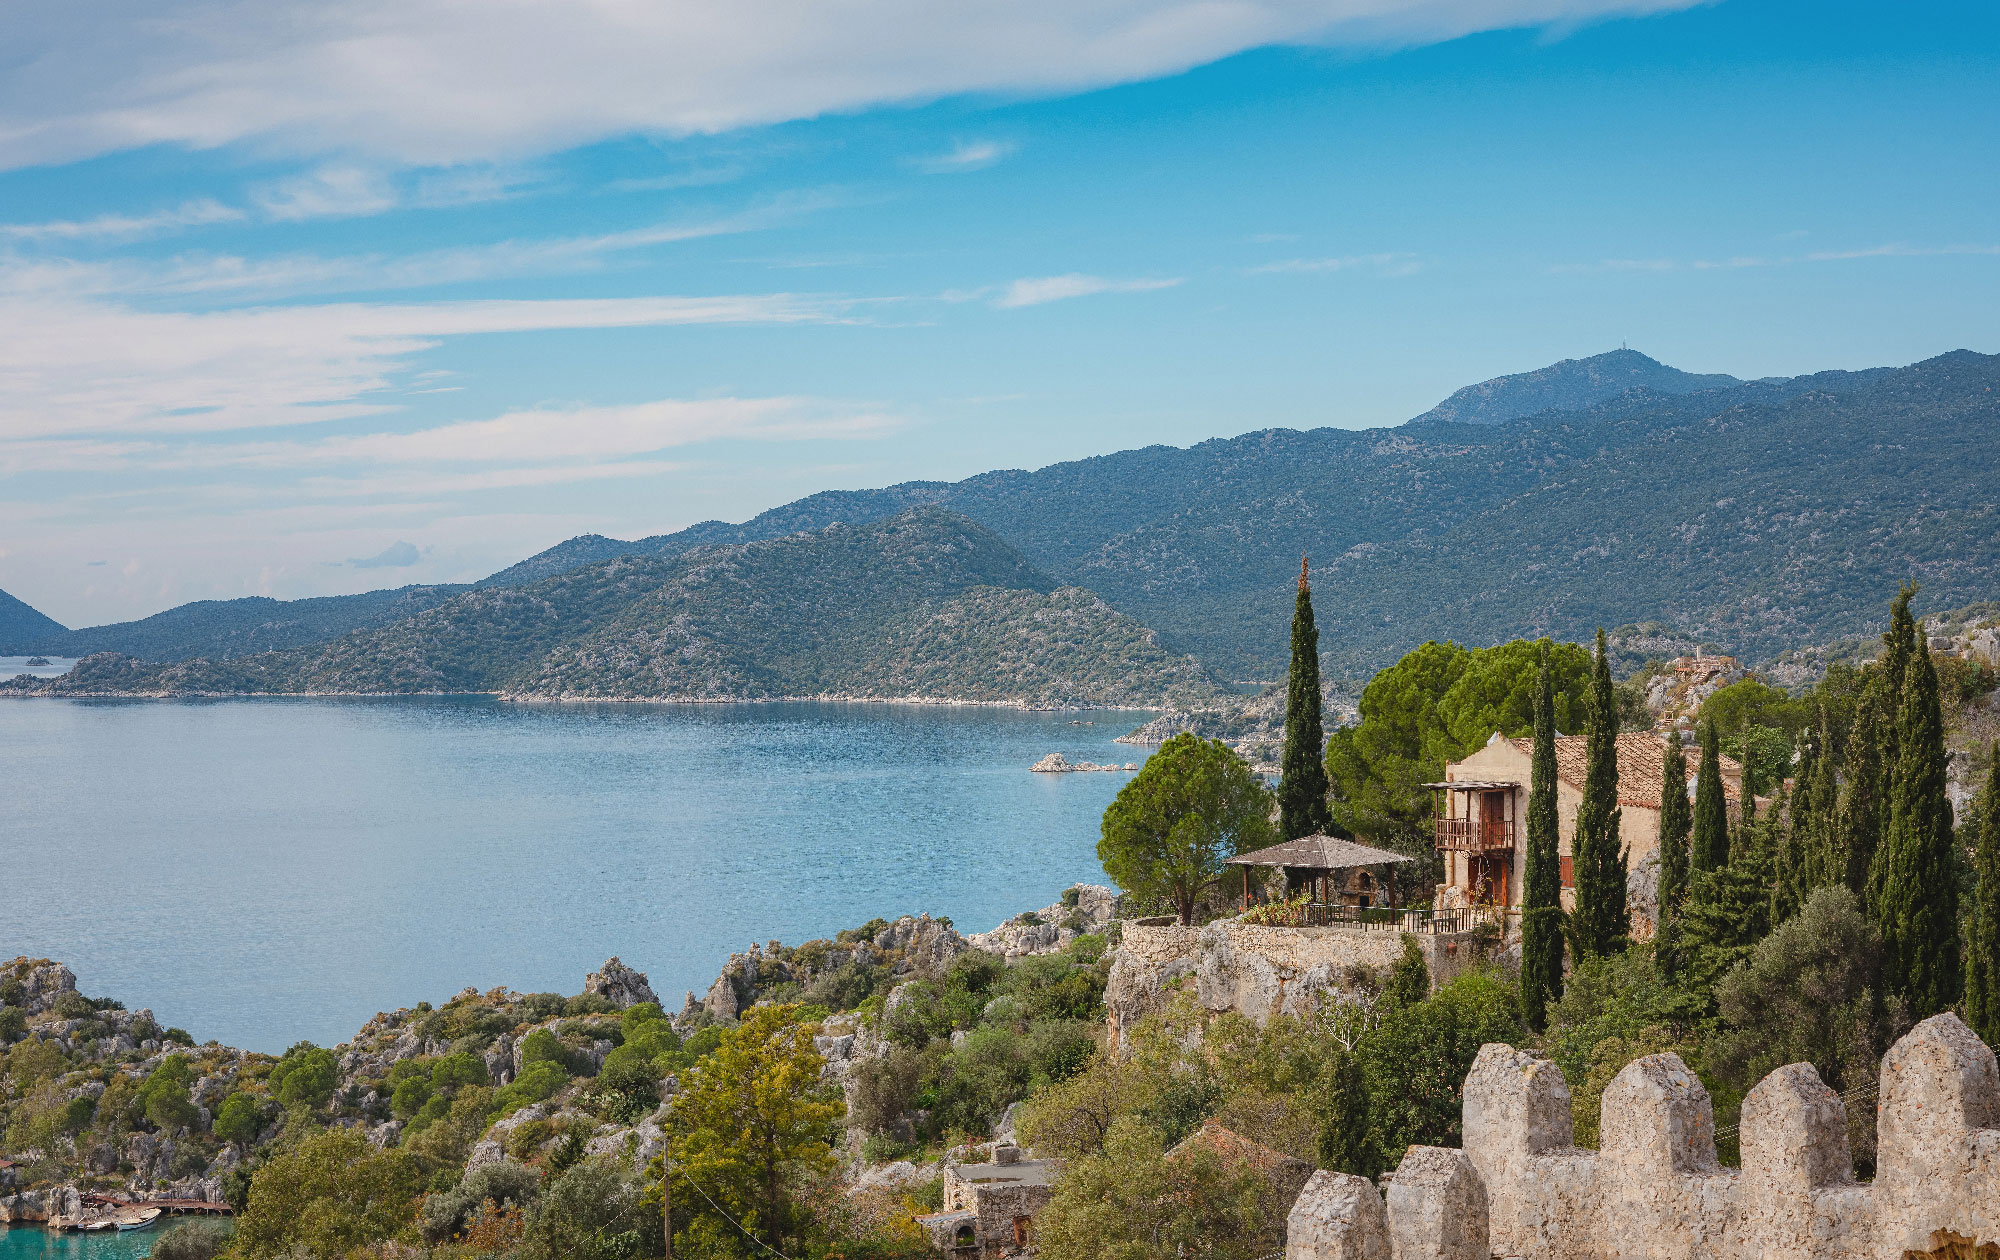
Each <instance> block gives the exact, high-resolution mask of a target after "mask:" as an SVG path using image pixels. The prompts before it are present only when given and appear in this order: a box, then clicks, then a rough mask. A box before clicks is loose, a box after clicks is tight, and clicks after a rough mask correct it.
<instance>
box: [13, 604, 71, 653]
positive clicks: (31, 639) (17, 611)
mask: <svg viewBox="0 0 2000 1260" xmlns="http://www.w3.org/2000/svg"><path fill="white" fill-rule="evenodd" d="M68 633H69V631H67V630H65V629H63V625H62V623H61V622H59V621H57V620H55V619H54V618H53V617H49V616H45V615H44V614H42V613H41V612H39V611H37V610H36V609H33V608H30V607H28V606H27V605H26V604H24V603H22V602H21V601H20V600H18V599H15V598H14V597H13V596H12V595H9V594H8V593H7V592H5V591H0V652H8V653H12V652H23V653H25V652H32V651H35V650H36V649H35V648H34V646H33V645H34V644H36V643H39V642H40V641H42V640H43V639H48V638H53V637H55V636H57V635H63V634H68Z"/></svg>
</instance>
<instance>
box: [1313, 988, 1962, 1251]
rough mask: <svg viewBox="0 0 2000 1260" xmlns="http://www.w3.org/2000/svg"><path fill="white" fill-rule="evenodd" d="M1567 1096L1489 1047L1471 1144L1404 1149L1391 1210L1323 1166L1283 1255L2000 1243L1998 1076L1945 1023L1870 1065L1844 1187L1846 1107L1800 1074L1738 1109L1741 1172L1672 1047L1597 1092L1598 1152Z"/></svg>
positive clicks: (1559, 1084)
mask: <svg viewBox="0 0 2000 1260" xmlns="http://www.w3.org/2000/svg"><path fill="white" fill-rule="evenodd" d="M1569 1104H1570V1098H1569V1086H1568V1085H1567V1084H1566V1083H1565V1082H1564V1080H1563V1076H1562V1072H1561V1071H1560V1070H1558V1069H1557V1067H1556V1065H1555V1064H1554V1063H1552V1062H1550V1061H1549V1060H1547V1059H1541V1058H1537V1057H1535V1056H1534V1055H1531V1054H1527V1053H1524V1052H1522V1051H1520V1050H1516V1049H1515V1048H1514V1047H1512V1046H1506V1045H1499V1044H1493V1045H1488V1046H1486V1047H1484V1048H1483V1049H1481V1050H1480V1052H1479V1057H1478V1059H1477V1060H1475V1061H1474V1063H1473V1067H1472V1072H1471V1074H1470V1075H1469V1076H1467V1077H1466V1080H1465V1103H1464V1106H1465V1113H1464V1114H1465V1147H1464V1149H1463V1150H1447V1149H1444V1148H1441V1147H1413V1148H1411V1150H1410V1152H1409V1153H1408V1155H1406V1156H1405V1157H1404V1159H1403V1163H1402V1166H1401V1167H1400V1168H1398V1169H1397V1171H1396V1174H1395V1177H1394V1178H1393V1180H1392V1182H1391V1185H1390V1188H1389V1193H1388V1196H1387V1201H1386V1203H1384V1204H1382V1205H1381V1208H1380V1210H1377V1209H1376V1208H1375V1207H1374V1206H1373V1205H1372V1204H1371V1203H1370V1202H1367V1201H1365V1200H1371V1199H1372V1200H1374V1201H1375V1202H1379V1201H1380V1196H1379V1195H1378V1194H1377V1192H1376V1190H1375V1189H1374V1187H1373V1186H1372V1185H1370V1184H1369V1183H1368V1182H1367V1181H1365V1180H1363V1179H1362V1178H1359V1177H1349V1176H1345V1175H1343V1174H1340V1173H1328V1172H1320V1173H1316V1174H1314V1176H1313V1179H1312V1180H1311V1181H1310V1182H1308V1183H1307V1184H1306V1188H1305V1190H1304V1191H1303V1192H1301V1194H1300V1195H1299V1199H1298V1202H1297V1204H1295V1205H1294V1207H1293V1209H1292V1222H1293V1224H1292V1230H1291V1234H1290V1242H1289V1244H1288V1246H1287V1248H1286V1252H1285V1255H1286V1260H1348V1258H1350V1257H1354V1258H1360V1257H1370V1258H1373V1257H1378V1256H1379V1257H1383V1258H1384V1260H1387V1258H1388V1257H1390V1256H1393V1257H1394V1260H1490V1257H1493V1256H1507V1257H1520V1258H1521V1260H1711V1258H1713V1260H1764V1258H1765V1257H1778V1256H1783V1257H1796V1258H1798V1260H1877V1258H1879V1260H1902V1258H1903V1257H1905V1256H1906V1255H1909V1254H1912V1253H1913V1254H1915V1255H1918V1256H1928V1255H1938V1256H1952V1257H1959V1256H1963V1257H1974V1256H1986V1255H1990V1254H1993V1252H1990V1251H1987V1250H1985V1249H1983V1248H1984V1247H1987V1246H1991V1247H1993V1248H1994V1251H2000V1069H1996V1066H1995V1062H1994V1056H1993V1051H1992V1050H1991V1049H1989V1048H1988V1047H1987V1046H1986V1045H1985V1043H1983V1042H1981V1041H1980V1040H1979V1038H1978V1037H1976V1036H1974V1035H1973V1033H1972V1030H1971V1029H1969V1028H1967V1027H1966V1026H1965V1025H1964V1023H1962V1022H1960V1020H1959V1019H1958V1017H1957V1016H1955V1015H1938V1016H1934V1017H1932V1018H1930V1019H1927V1020H1925V1021H1924V1022H1923V1023H1921V1024H1919V1025H1917V1026H1916V1027H1915V1028H1914V1029H1912V1030H1911V1031H1910V1033H1909V1034H1908V1035H1907V1036H1905V1037H1904V1038H1903V1039H1902V1040H1900V1041H1898V1042H1897V1043H1896V1044H1895V1046H1894V1047H1892V1048H1891V1049H1890V1051H1889V1053H1888V1055H1887V1056H1886V1057H1885V1058H1884V1059H1883V1061H1882V1086H1881V1091H1880V1095H1879V1101H1878V1103H1877V1117H1876V1123H1877V1133H1878V1150H1877V1163H1876V1178H1875V1181H1874V1182H1873V1184H1869V1185H1862V1184H1859V1183H1857V1182H1856V1181H1855V1179H1854V1168H1853V1163H1852V1161H1851V1159H1850V1158H1849V1155H1848V1147H1847V1109H1846V1106H1845V1105H1844V1104H1843V1103H1842V1102H1841V1100H1840V1097H1839V1096H1838V1095H1836V1094H1835V1093H1834V1092H1833V1091H1832V1090H1831V1089H1829V1088H1827V1086H1826V1085H1825V1083H1824V1082H1822V1081H1821V1080H1820V1079H1819V1073H1818V1072H1816V1071H1814V1070H1813V1068H1812V1067H1811V1066H1810V1065H1809V1064H1804V1063H1794V1064H1792V1065H1790V1066H1788V1067H1782V1068H1779V1069H1778V1070H1777V1071H1775V1072H1773V1073H1771V1074H1770V1075H1769V1076H1767V1077H1765V1078H1764V1079H1763V1080H1762V1081H1761V1082H1759V1083H1758V1085H1757V1086H1756V1088H1754V1089H1752V1090H1751V1091H1750V1093H1749V1095H1748V1096H1747V1097H1746V1098H1745V1099H1744V1100H1743V1117H1742V1125H1741V1130H1740V1133H1741V1144H1742V1152H1743V1167H1742V1170H1741V1171H1737V1170H1734V1169H1728V1168H1724V1167H1722V1165H1721V1164H1720V1163H1719V1162H1718V1161H1717V1159H1716V1155H1715V1115H1714V1109H1713V1107H1712V1106H1711V1104H1710V1101H1709V1097H1708V1091H1707V1090H1705V1089H1703V1088H1702V1085H1701V1082H1700V1081H1699V1080H1697V1079H1696V1078H1695V1075H1694V1073H1693V1072H1691V1071H1689V1070H1688V1068H1687V1065H1686V1064H1684V1063H1682V1062H1681V1060H1680V1057H1679V1056H1678V1055H1673V1054H1656V1055H1649V1056H1647V1057H1646V1058H1643V1059H1638V1060H1636V1061H1634V1062H1633V1063H1631V1064H1629V1065H1627V1066H1626V1068H1625V1070H1624V1071H1622V1072H1620V1073H1619V1074H1618V1077H1617V1079H1616V1080H1614V1081H1613V1082H1612V1084H1611V1087H1610V1088H1609V1089H1607V1090H1606V1091H1605V1092H1604V1103H1603V1111H1602V1125H1601V1130H1600V1132H1601V1137H1602V1145H1601V1149H1599V1150H1596V1151H1590V1150H1583V1149H1580V1148H1578V1147H1577V1146H1576V1142H1575V1132H1574V1129H1573V1128H1572V1126H1571V1122H1570V1109H1569Z"/></svg>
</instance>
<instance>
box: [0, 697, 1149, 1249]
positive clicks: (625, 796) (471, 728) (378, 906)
mask: <svg viewBox="0 0 2000 1260" xmlns="http://www.w3.org/2000/svg"><path fill="white" fill-rule="evenodd" d="M1145 716H1146V715H1145V714H1142V713H1133V712H1094V713H1016V712H1012V711H1008V710H999V709H975V708H942V707H926V706H905V705H837V704H824V705H822V704H783V705H712V706H695V705H561V706H558V705H514V704H502V703H500V702H498V701H495V700H489V699H480V698H428V697H426V698H382V699H310V700H308V699H299V700H292V699H258V700H224V701H185V702H162V701H64V700H9V701H0V793H4V796H3V797H0V799H4V801H5V810H4V821H0V870H4V871H5V873H6V884H7V887H8V895H7V898H6V901H5V903H4V906H5V909H4V912H0V957H12V956H14V955H16V954H24V953H25V954H29V955H36V956H41V955H46V956H49V957H53V958H57V959H60V960H62V961H64V962H66V963H67V964H68V965H69V966H70V968H71V969H72V970H74V971H75V972H76V974H77V981H78V985H79V987H80V988H82V989H83V990H84V991H85V992H86V993H88V994H91V995H93V996H108V997H115V998H118V999H119V1000H121V1001H123V1002H124V1003H125V1004H126V1005H127V1006H129V1007H132V1008H134V1009H137V1008H140V1007H150V1008H151V1009H152V1011H153V1012H154V1014H155V1015H156V1017H158V1019H159V1020H160V1021H161V1022H162V1023H163V1024H167V1025H178V1026H180V1027H183V1028H185V1029H187V1030H188V1031H189V1032H190V1033H192V1034H194V1037H195V1039H196V1040H197V1041H203V1040H207V1039H209V1038H211V1037H212V1038H216V1039H218V1040H220V1041H223V1042H225V1043H227V1044H232V1045H240V1046H246V1047H249V1048H251V1049H256V1050H264V1051H273V1052H276V1051H282V1050H283V1049H284V1048H285V1047H286V1046H288V1045H290V1044H291V1043H293V1042H295V1041H298V1040H301V1039H309V1040H312V1041H315V1042H318V1043H320V1044H322V1045H330V1044H334V1043H337V1042H340V1041H342V1040H345V1039H346V1038H347V1037H349V1036H351V1035H352V1034H353V1032H354V1031H355V1029H356V1028H358V1027H359V1026H360V1025H361V1024H362V1023H363V1022H365V1021H366V1020H367V1019H368V1018H369V1017H370V1016H371V1015H373V1014H375V1013H376V1012H377V1011H381V1010H389V1009H394V1008H395V1007H398V1006H407V1005H411V1004H414V1003H415V1002H417V1001H418V1000H419V999H429V1000H431V1001H433V1002H437V1001H441V1000H443V999H445V998H447V997H449V996H451V995H452V994H453V993H454V992H456V991H458V990H459V989H462V988H464V987H465V986H467V985H473V986H477V987H479V988H481V989H485V988H490V987H492V986H494V985H508V986H511V987H513V988H516V989H520V990H523V991H538V990H545V991H556V992H562V993H575V992H577V991H578V990H579V989H580V988H581V986H582V982H583V977H584V975H585V974H586V973H587V972H589V971H591V970H593V969H595V968H596V967H597V965H598V964H600V963H602V962H603V961H604V960H605V959H606V958H607V957H609V956H611V955H613V954H616V955H618V956H620V957H621V958H623V959H624V960H625V961H626V962H627V963H629V964H631V965H632V966H634V967H636V968H638V969H639V970H641V971H645V972H647V973H649V974H650V976H651V978H652V982H653V987H654V988H655V989H656V990H657V991H658V992H659V993H660V995H661V998H662V999H663V1000H664V1001H665V1002H667V1003H668V1005H669V1006H678V1004H679V1002H680V1000H681V996H682V993H683V992H684V991H685V990H688V989H693V990H695V991H696V992H697V993H700V992H702V991H704V990H705V989H706V987H707V986H708V984H709V983H710V982H711V981H712V980H713V979H714V977H715V974H716V971H717V969H718V968H719V966H720V965H721V963H722V962H723V961H724V959H725V958H726V957H727V956H728V954H729V953H730V952H731V951H732V950H740V949H743V948H745V947H746V946H748V945H749V944H750V943H751V942H753V941H768V940H771V939H778V940H783V941H786V942H788V943H795V942H797V941H800V940H804V939H807V938H809V937H814V936H827V935H831V934H832V933H833V932H835V931H837V930H838V929H840V928H843V927H851V926H854V925H856V924H860V923H862V922H865V921H866V920H868V919H870V918H872V917H875V916H878V915H880V916H883V917H886V918H894V917H895V916H897V915H899V914H905V913H914V912H917V911H928V912H929V913H931V914H934V915H946V916H949V917H950V918H951V919H952V920H953V921H954V922H956V923H957V924H958V926H959V927H960V929H961V930H964V931H984V930H986V929H987V928H990V927H993V926H994V925H995V924H997V923H999V922H1000V921H1001V920H1002V919H1004V918H1006V917H1007V916H1009V915H1011V914H1014V913H1017V912H1019V911H1021V910H1026V909H1034V908H1038V907H1041V906H1044V905H1047V904H1048V903H1050V902H1052V901H1053V900H1055V898H1056V897H1057V895H1058V894H1059V893H1060V891H1061V890H1062V889H1063V888H1065V887H1067V886H1069V885H1070V884H1072V883H1075V882H1077V881H1078V880H1091V881H1100V882H1101V881H1102V880H1103V871H1102V869H1101V868H1100V867H1099V866H1098V863H1097V858H1096V852H1095V846H1096V841H1097V827H1098V819H1099V816H1100V815H1101V814H1102V812H1103V810H1104V807H1105V806H1106V805H1107V804H1109V803H1110V801H1111V798H1112V797H1113V796H1114V795H1115V794H1116V793H1117V791H1118V789H1119V787H1120V786H1121V785H1122V784H1124V783H1125V782H1127V781H1128V779H1129V777H1130V776H1129V775H1126V774H1122V773H1120V774H1070V775H1048V774H1031V773H1029V772H1028V767H1029V766H1030V765H1031V764H1033V763H1034V762H1035V761H1036V760H1037V759H1039V758H1040V757H1042V756H1044V755H1045V754H1047V753H1051V752H1060V753H1062V754H1064V755H1065V756H1067V757H1068V758H1069V759H1070V760H1072V761H1078V760H1091V761H1098V762H1109V761H1117V762H1120V763H1122V762H1125V761H1127V760H1135V761H1136V760H1141V759H1142V757H1143V751H1142V750H1140V749H1135V748H1132V747H1130V746H1128V745H1123V744H1115V743H1113V742H1112V740H1113V737H1114V736H1117V735H1121V734H1123V733H1125V732H1126V731H1128V730H1130V729H1131V728H1132V727H1133V726H1135V725H1137V724H1138V723H1139V722H1140V721H1142V720H1144V718H1145ZM0 1254H9V1255H11V1253H0Z"/></svg>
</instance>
